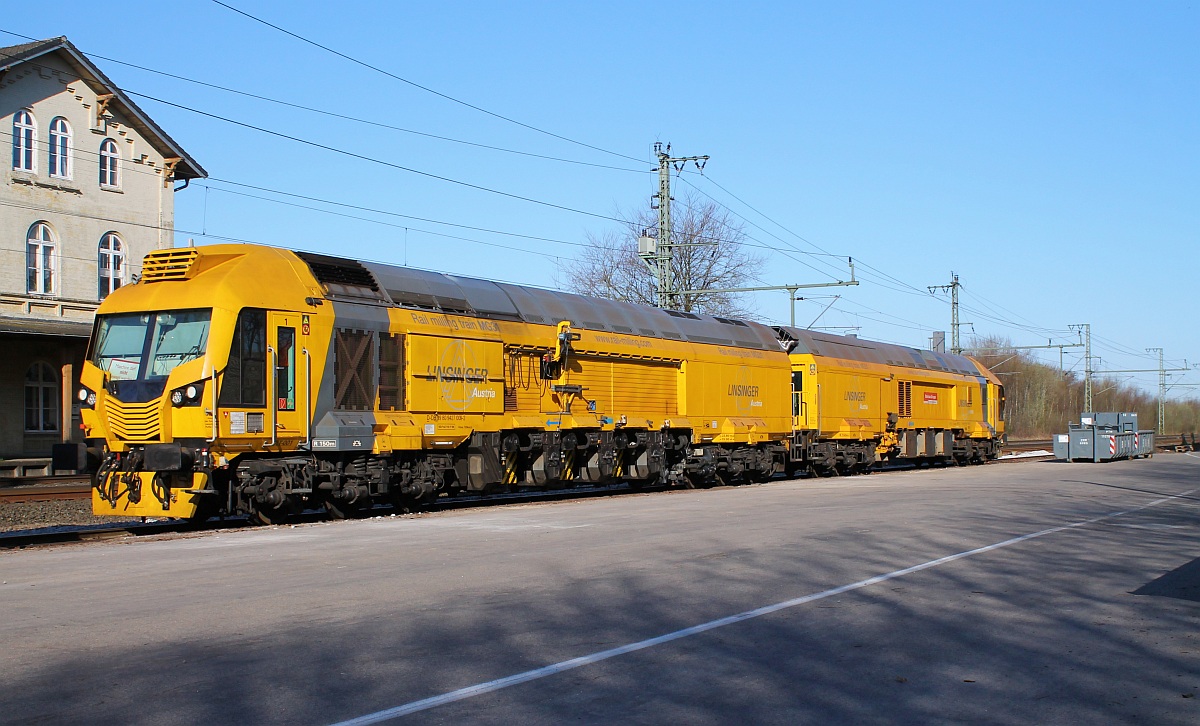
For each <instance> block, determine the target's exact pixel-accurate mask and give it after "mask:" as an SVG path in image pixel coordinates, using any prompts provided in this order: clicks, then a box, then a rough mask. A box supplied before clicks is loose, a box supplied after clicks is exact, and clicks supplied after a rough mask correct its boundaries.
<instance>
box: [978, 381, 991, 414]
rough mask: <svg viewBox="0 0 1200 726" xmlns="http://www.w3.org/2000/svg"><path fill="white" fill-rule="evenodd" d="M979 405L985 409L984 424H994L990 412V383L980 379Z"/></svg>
mask: <svg viewBox="0 0 1200 726" xmlns="http://www.w3.org/2000/svg"><path fill="white" fill-rule="evenodd" d="M979 394H980V395H979V403H980V405H981V406H982V407H983V422H984V423H986V424H989V425H990V424H992V417H991V416H990V415H988V414H989V411H988V382H987V379H986V378H980V379H979Z"/></svg>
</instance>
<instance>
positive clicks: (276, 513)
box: [250, 504, 292, 524]
mask: <svg viewBox="0 0 1200 726" xmlns="http://www.w3.org/2000/svg"><path fill="white" fill-rule="evenodd" d="M291 516H292V513H291V511H290V510H289V509H288V506H287V505H286V504H285V505H283V506H279V507H275V508H274V509H255V510H254V512H253V513H251V515H250V519H251V520H252V521H255V522H258V523H259V524H287V522H288V520H289V519H290V518H291Z"/></svg>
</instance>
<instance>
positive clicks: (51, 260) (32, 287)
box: [25, 222, 57, 295]
mask: <svg viewBox="0 0 1200 726" xmlns="http://www.w3.org/2000/svg"><path fill="white" fill-rule="evenodd" d="M54 248H55V244H54V230H52V229H50V225H48V224H46V223H45V222H34V223H33V226H32V227H30V228H29V235H28V236H27V237H26V238H25V268H26V272H25V289H26V291H27V292H31V293H33V294H35V295H53V294H54V292H55V285H56V283H57V280H56V279H55V277H56V276H55V274H54V272H55V260H56V255H55V249H54Z"/></svg>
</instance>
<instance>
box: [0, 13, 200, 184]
mask: <svg viewBox="0 0 1200 726" xmlns="http://www.w3.org/2000/svg"><path fill="white" fill-rule="evenodd" d="M56 51H62V52H63V53H64V54H65V55H66V57H67V59H68V61H69V62H70V63H71V65H73V66H74V67H75V69H76V70H77V71H79V73H80V75H81V76H83V77H84V80H90V81H91V82H93V83H95V84H96V85H99V86H102V87H103V88H104V89H105V90H106V91H108V92H110V93H112V94H113V95H114V96H115V100H116V101H117V104H118V105H119V106H121V107H122V108H123V109H124V110H125V111H126V112H127V113H128V114H129V115H130V116H131V117H132V118H133V120H134V122H135V123H136V125H138V126H140V127H141V129H140V130H141V131H143V132H148V133H146V134H145V135H146V136H147V137H148V138H149V140H150V141H151V143H154V142H157V144H156V145H157V146H160V147H162V148H165V149H166V150H167V151H168V152H169V155H170V156H176V157H178V158H179V160H180V161H179V164H178V166H176V167H175V177H176V178H177V179H203V178H205V177H207V176H208V172H207V171H205V170H204V167H202V166H200V164H199V163H197V162H196V160H195V159H193V158H192V157H191V155H190V154H188V153H187V152H186V151H184V150H183V147H182V146H180V145H179V144H178V143H177V142H176V141H175V140H174V139H172V138H171V137H170V135H169V134H167V132H166V131H163V129H162V128H161V127H160V126H159V125H158V124H157V123H155V122H154V119H152V118H150V116H149V115H147V114H146V112H145V111H143V110H142V109H141V108H140V107H138V105H137V104H136V103H134V102H133V99H131V98H129V96H128V95H127V94H126V93H125V91H123V90H121V88H120V86H118V85H117V84H115V83H113V82H112V80H110V79H109V78H108V76H106V75H104V71H101V70H100V68H99V67H97V66H96V64H95V63H92V61H91V60H90V59H89V58H88V57H87V56H85V55H84V54H83V53H82V52H81V51H80V50H79V49H78V48H76V47H75V46H74V45H73V44H72V43H71V41H69V40H67V37H66V36H65V35H60V36H59V37H57V38H49V39H47V40H39V41H35V42H32V43H22V44H20V45H12V46H8V47H5V48H0V71H6V70H8V69H10V68H13V67H15V66H18V65H20V64H21V63H25V62H28V61H31V60H34V59H35V58H38V57H40V56H43V55H46V54H48V53H53V52H56ZM89 77H90V78H89ZM160 150H161V149H160Z"/></svg>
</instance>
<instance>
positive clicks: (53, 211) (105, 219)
mask: <svg viewBox="0 0 1200 726" xmlns="http://www.w3.org/2000/svg"><path fill="white" fill-rule="evenodd" d="M0 207H11V208H14V209H26V210H32V211H36V212H45V213H48V214H61V215H65V216H68V217H76V218H80V219H92V220H99V221H102V222H109V223H111V224H116V225H126V226H130V227H141V228H143V229H150V230H162V231H167V232H178V233H181V234H186V235H191V236H194V237H200V238H203V239H213V240H219V241H221V242H229V243H233V244H253V245H260V246H264V247H276V248H278V249H286V250H298V251H301V252H318V253H319V254H330V252H329V251H328V250H324V251H322V250H314V249H311V248H305V247H298V246H293V245H288V246H285V245H279V244H271V243H266V242H259V241H256V240H252V239H248V238H244V237H230V236H228V235H220V234H214V233H211V232H206V231H199V230H189V229H185V228H181V227H167V226H163V225H157V224H149V223H146V222H134V221H132V220H127V219H114V218H111V217H101V216H98V215H93V214H84V213H82V212H68V211H64V210H61V209H51V208H49V207H39V206H36V205H32V204H19V203H12V202H2V201H0ZM368 221H370V220H368ZM409 229H412V228H409ZM412 231H414V232H421V233H423V234H430V235H434V236H436V237H448V238H451V239H460V240H464V241H467V242H477V243H479V244H485V245H488V244H492V243H488V242H481V241H480V240H473V239H470V238H467V237H457V236H455V235H448V234H443V233H441V232H432V231H429V230H420V229H413V230H412ZM495 246H501V245H495ZM0 251H9V252H17V253H19V254H23V253H20V251H18V250H0ZM523 251H526V252H528V250H523ZM533 254H543V255H544V256H546V257H549V258H551V259H559V258H557V257H555V256H554V255H549V254H545V253H533ZM59 256H60V257H62V258H64V259H73V260H82V261H86V262H90V261H94V260H95V258H92V257H76V256H71V255H59ZM361 261H362V262H375V263H378V264H381V265H395V264H396V263H395V262H394V261H386V260H370V259H363V260H361ZM406 267H409V268H410V269H418V270H431V271H433V272H442V273H445V274H447V275H460V274H461V273H459V272H453V271H449V270H438V269H434V268H423V267H413V266H411V265H406ZM488 279H489V280H492V281H493V282H505V283H509V284H513V285H521V286H523V287H536V288H541V289H545V290H558V291H559V292H565V291H564V290H561V289H560V288H557V287H553V286H550V285H538V284H534V283H528V282H515V281H512V280H502V279H499V278H494V277H489V278H488Z"/></svg>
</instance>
